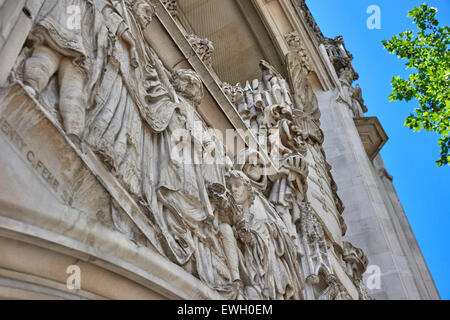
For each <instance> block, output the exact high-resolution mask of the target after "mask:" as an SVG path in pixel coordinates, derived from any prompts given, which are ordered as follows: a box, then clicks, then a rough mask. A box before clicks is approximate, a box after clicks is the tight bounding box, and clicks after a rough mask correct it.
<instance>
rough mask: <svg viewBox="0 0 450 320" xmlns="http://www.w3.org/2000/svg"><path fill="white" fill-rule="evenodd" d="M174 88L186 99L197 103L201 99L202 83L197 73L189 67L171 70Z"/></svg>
mask: <svg viewBox="0 0 450 320" xmlns="http://www.w3.org/2000/svg"><path fill="white" fill-rule="evenodd" d="M172 79H173V86H174V88H175V90H176V91H177V92H178V93H179V94H180V95H181V96H182V97H183V98H185V99H186V100H188V101H189V102H191V103H193V104H194V105H195V106H197V105H199V104H200V103H201V101H202V99H203V84H202V80H201V79H200V77H199V75H198V74H197V73H196V72H195V71H194V70H191V69H180V70H175V71H173V72H172Z"/></svg>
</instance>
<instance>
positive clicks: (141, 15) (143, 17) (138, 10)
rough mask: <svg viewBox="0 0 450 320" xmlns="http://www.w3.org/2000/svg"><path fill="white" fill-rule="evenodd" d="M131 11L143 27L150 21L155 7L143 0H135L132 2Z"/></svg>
mask: <svg viewBox="0 0 450 320" xmlns="http://www.w3.org/2000/svg"><path fill="white" fill-rule="evenodd" d="M133 12H134V14H135V16H136V18H137V20H138V21H139V23H140V24H141V26H142V27H143V28H146V27H147V26H148V25H149V24H150V22H152V19H153V16H154V15H155V7H154V6H153V5H151V4H149V3H148V2H147V1H145V0H137V1H134V3H133Z"/></svg>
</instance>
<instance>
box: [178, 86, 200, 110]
mask: <svg viewBox="0 0 450 320" xmlns="http://www.w3.org/2000/svg"><path fill="white" fill-rule="evenodd" d="M183 87H184V90H182V91H180V95H181V96H182V97H183V98H184V99H186V100H187V101H188V102H190V103H192V104H193V105H195V106H197V105H199V104H200V103H201V102H202V98H203V92H202V90H201V89H200V88H199V87H198V86H197V85H196V86H192V85H186V86H183Z"/></svg>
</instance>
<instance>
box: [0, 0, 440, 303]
mask: <svg viewBox="0 0 450 320" xmlns="http://www.w3.org/2000/svg"><path fill="white" fill-rule="evenodd" d="M0 16H1V17H2V20H1V24H0V33H1V34H0V36H1V37H0V59H1V61H2V65H1V67H0V148H1V150H3V152H2V153H0V164H1V165H2V166H1V167H2V170H0V181H2V187H1V188H0V297H1V298H23V299H39V298H62V299H255V300H258V299H295V300H299V299H306V300H358V299H361V300H366V299H371V298H372V297H373V298H382V299H383V298H388V299H396V298H402V299H408V298H417V299H433V298H439V295H438V293H437V291H436V289H435V287H434V283H433V281H432V278H431V276H430V274H429V272H428V270H427V268H426V264H425V262H424V260H423V258H422V256H421V254H420V250H419V248H418V246H417V243H416V242H415V239H414V235H413V234H412V232H411V230H410V228H409V225H408V223H407V220H406V217H405V215H404V212H403V210H402V208H401V205H400V203H399V201H398V198H397V197H396V194H395V190H394V188H393V185H392V183H391V181H392V179H391V177H390V176H389V174H388V173H387V171H386V169H385V168H384V165H383V163H382V160H381V157H380V156H379V155H378V152H379V150H380V149H381V147H382V145H383V144H384V143H385V142H386V140H387V136H386V134H385V133H384V130H383V129H382V127H381V125H380V123H379V122H378V120H377V119H376V118H366V117H364V112H366V111H367V108H366V107H365V106H364V100H363V98H362V93H361V89H360V88H359V87H358V86H357V87H353V86H352V83H353V81H354V80H355V79H356V78H357V74H356V72H355V70H354V69H353V67H352V65H351V59H352V56H351V54H350V53H349V52H347V50H346V49H345V46H344V44H343V41H342V38H339V37H338V38H336V39H327V38H325V37H324V36H323V35H322V33H321V32H320V29H319V28H318V26H317V25H316V24H315V22H314V19H313V18H312V16H311V14H310V13H309V11H308V10H307V7H306V5H305V4H304V2H303V1H295V0H292V1H289V0H272V1H267V0H252V1H248V0H209V1H200V0H178V1H176V0H170V1H160V0H135V1H131V0H90V1H87V0H64V1H56V0H28V1H27V0H23V1H12V0H0ZM4 17H8V18H7V19H5V18H4ZM359 183H361V185H359ZM344 208H345V209H344ZM344 218H345V219H344ZM362 228H367V230H365V229H362ZM363 231H364V232H363ZM346 234H347V236H346ZM359 247H361V248H362V249H360V248H359ZM43 257H44V258H43ZM370 264H376V265H378V266H379V267H380V268H381V271H382V274H381V283H382V285H381V289H378V290H375V291H372V290H369V292H368V290H367V288H366V285H365V277H364V272H365V271H366V268H367V267H368V265H370ZM74 266H76V267H77V268H78V270H79V274H77V276H79V280H80V285H79V286H78V287H75V288H74V287H71V286H70V285H68V283H69V282H68V278H70V276H71V273H70V271H69V270H72V269H71V268H72V267H74ZM366 277H367V276H366Z"/></svg>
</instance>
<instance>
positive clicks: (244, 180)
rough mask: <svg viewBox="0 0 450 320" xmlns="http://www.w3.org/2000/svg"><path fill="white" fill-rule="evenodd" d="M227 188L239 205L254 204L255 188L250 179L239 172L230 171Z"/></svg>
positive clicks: (227, 176) (227, 177)
mask: <svg viewBox="0 0 450 320" xmlns="http://www.w3.org/2000/svg"><path fill="white" fill-rule="evenodd" d="M226 180H227V187H228V189H229V190H230V192H231V195H232V196H233V198H234V201H235V202H236V204H237V205H244V204H248V205H249V206H250V205H251V204H252V203H253V200H254V195H253V188H252V184H251V182H250V180H249V178H248V177H247V176H246V175H245V174H244V173H243V172H242V171H238V170H233V171H230V172H228V173H227V174H226Z"/></svg>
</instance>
